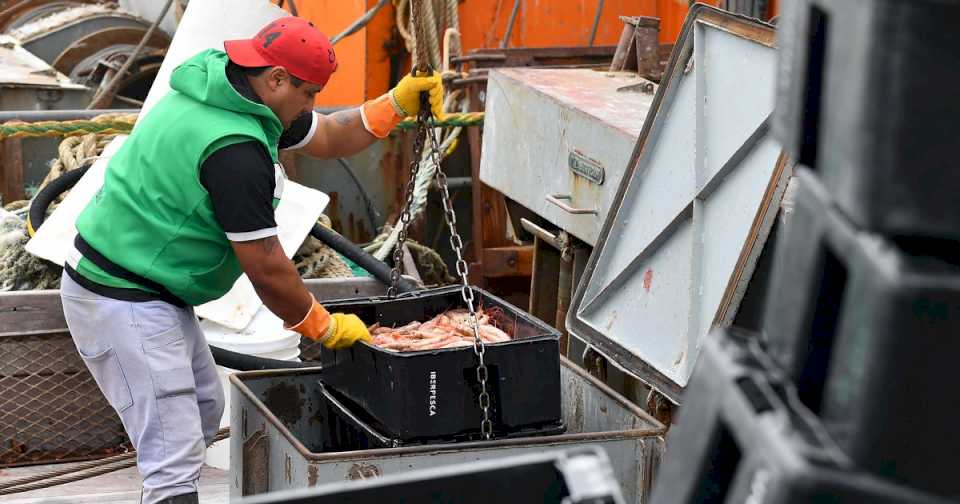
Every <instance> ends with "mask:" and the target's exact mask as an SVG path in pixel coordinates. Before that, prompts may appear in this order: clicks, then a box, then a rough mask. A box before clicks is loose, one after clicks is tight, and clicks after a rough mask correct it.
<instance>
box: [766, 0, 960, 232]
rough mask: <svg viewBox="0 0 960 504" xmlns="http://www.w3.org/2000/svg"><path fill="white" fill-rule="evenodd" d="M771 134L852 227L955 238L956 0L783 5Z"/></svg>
mask: <svg viewBox="0 0 960 504" xmlns="http://www.w3.org/2000/svg"><path fill="white" fill-rule="evenodd" d="M782 5H783V16H782V17H781V19H780V22H779V23H778V28H779V29H778V33H777V39H778V42H779V44H780V46H781V50H780V51H779V54H780V71H779V78H778V82H777V89H778V93H779V96H778V100H777V107H776V112H775V120H774V132H775V134H776V135H777V138H778V139H779V140H780V141H781V142H782V143H783V145H784V148H785V149H786V150H787V152H789V153H790V154H791V157H793V158H794V159H797V160H798V161H799V162H800V164H803V165H806V166H810V167H811V168H813V169H814V170H815V171H817V172H818V173H819V174H821V175H822V177H823V180H824V182H825V184H826V185H827V187H828V188H829V190H830V192H831V194H833V195H834V196H835V198H836V199H837V203H838V204H839V205H840V207H841V208H843V209H844V212H845V213H846V214H847V215H849V216H850V218H851V219H852V220H853V221H854V222H856V223H857V225H859V226H861V227H863V228H864V229H868V230H870V231H875V232H879V233H882V234H890V235H920V236H927V237H944V238H952V239H960V213H958V212H957V211H956V198H957V196H956V195H957V193H958V192H960V170H957V169H956V166H955V162H954V157H955V156H956V144H957V138H958V128H957V117H958V116H960V97H958V96H957V94H956V89H957V84H958V82H960V29H958V27H960V2H956V1H946V0H911V1H904V0H857V1H837V0H793V1H791V2H782Z"/></svg>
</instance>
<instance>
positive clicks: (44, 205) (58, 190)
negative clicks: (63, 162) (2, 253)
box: [27, 163, 91, 236]
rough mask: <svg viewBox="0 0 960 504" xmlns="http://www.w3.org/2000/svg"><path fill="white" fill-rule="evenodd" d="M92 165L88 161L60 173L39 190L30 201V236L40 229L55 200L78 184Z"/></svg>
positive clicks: (28, 214) (28, 227) (28, 226)
mask: <svg viewBox="0 0 960 504" xmlns="http://www.w3.org/2000/svg"><path fill="white" fill-rule="evenodd" d="M90 165H91V163H88V164H85V165H83V166H81V167H79V168H76V169H73V170H70V171H68V172H67V173H64V174H63V175H60V176H59V177H57V178H55V179H53V180H51V181H50V182H49V183H48V184H47V185H45V186H43V189H40V191H38V192H37V194H36V195H35V196H34V197H33V200H32V201H31V202H30V211H29V212H28V213H27V231H28V232H29V233H30V236H33V235H34V234H35V233H36V232H37V230H38V229H40V226H41V225H42V224H43V221H44V219H46V218H47V209H48V208H50V204H51V203H53V200H55V199H57V196H60V195H61V194H63V193H65V192H67V191H69V190H70V188H72V187H73V186H74V185H76V184H77V181H78V180H80V177H83V174H84V173H87V170H89V169H90Z"/></svg>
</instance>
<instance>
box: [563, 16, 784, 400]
mask: <svg viewBox="0 0 960 504" xmlns="http://www.w3.org/2000/svg"><path fill="white" fill-rule="evenodd" d="M774 38H775V33H774V30H773V28H772V27H771V26H769V25H766V24H764V23H761V22H759V21H756V20H751V19H748V18H744V17H740V16H736V15H733V14H730V13H726V12H724V11H720V10H717V9H714V8H711V7H707V6H704V5H697V6H695V7H694V8H693V9H692V10H691V11H690V14H689V15H688V17H687V20H686V22H685V24H684V28H683V32H682V33H681V38H680V40H679V41H678V44H677V45H676V47H675V48H674V52H673V54H672V55H671V59H670V63H669V65H668V68H667V72H666V73H665V74H664V80H663V82H662V83H661V87H660V89H659V90H658V92H657V95H656V98H655V100H654V103H653V109H652V110H651V112H650V113H649V114H648V119H647V121H646V124H645V125H644V129H643V131H642V133H641V134H640V138H639V140H638V142H637V148H636V149H635V150H634V154H633V157H632V159H631V162H630V166H629V167H628V171H627V173H626V175H625V176H624V177H623V180H622V182H621V183H620V187H619V191H618V193H617V197H616V199H615V200H614V203H613V205H612V206H611V208H610V212H609V215H608V217H607V219H606V221H605V223H604V226H603V230H602V231H601V233H600V238H599V240H598V242H597V246H596V247H595V248H594V251H593V254H592V255H591V257H590V261H589V262H588V264H587V267H586V269H585V271H584V274H583V277H582V279H581V280H580V283H579V286H578V288H577V290H576V293H575V296H574V299H573V302H572V305H571V309H570V311H569V312H568V316H567V328H568V330H569V331H570V332H571V333H572V334H574V335H575V336H577V337H579V338H581V339H583V340H584V341H586V342H587V343H589V344H590V345H592V346H593V347H594V348H596V349H597V350H598V351H600V352H601V353H602V354H604V355H605V356H606V357H608V358H609V359H610V360H612V361H613V363H615V364H616V365H618V366H619V367H622V368H623V369H624V370H626V371H627V372H629V373H631V374H633V375H635V376H636V377H638V378H639V379H641V380H642V381H644V382H645V383H647V384H648V385H650V386H651V387H653V388H654V389H656V390H658V391H660V392H661V393H663V394H664V395H665V396H666V397H668V398H669V399H670V400H671V401H674V402H677V401H678V398H679V395H680V392H681V391H682V389H683V387H684V386H685V385H686V384H687V380H688V379H689V377H690V374H691V372H692V370H693V367H694V365H695V364H696V360H697V356H698V355H699V352H700V347H701V346H702V343H703V339H704V338H705V337H706V335H707V333H708V332H709V330H710V328H711V326H713V325H715V324H728V323H729V322H730V319H732V316H733V314H734V313H735V312H736V305H737V303H738V302H739V300H740V299H741V298H742V294H743V291H744V290H745V288H746V282H747V281H748V280H749V278H750V276H751V274H752V268H753V266H754V265H755V263H756V258H757V256H758V255H759V253H760V251H761V250H762V247H763V243H764V242H765V241H766V238H767V235H768V234H769V230H770V227H771V226H772V222H773V218H774V217H775V215H776V210H777V208H778V206H779V201H780V197H781V196H782V191H783V188H784V186H785V182H786V178H787V175H786V174H787V173H788V172H789V170H787V169H785V168H786V164H787V161H786V157H785V156H783V155H782V154H781V148H780V145H779V144H777V143H776V142H775V141H774V140H773V138H771V137H770V135H768V129H769V128H768V120H769V116H770V113H771V111H772V110H773V103H774V73H775V66H776V65H775V64H776V54H775V50H774Z"/></svg>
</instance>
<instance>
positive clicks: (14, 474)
mask: <svg viewBox="0 0 960 504" xmlns="http://www.w3.org/2000/svg"><path fill="white" fill-rule="evenodd" d="M70 465H77V463H74V464H52V465H37V466H28V467H15V468H10V469H0V484H3V483H4V482H7V481H10V480H13V479H19V478H24V477H28V476H32V475H35V474H40V473H44V472H47V471H52V470H55V469H64V468H68V467H70ZM228 478H229V472H228V471H223V470H220V469H214V468H212V467H209V466H204V468H203V470H202V471H201V473H200V502H201V503H203V504H226V503H227V502H228V501H229V498H230V489H229V486H228V481H229V480H228ZM0 502H3V503H4V504H93V503H96V504H121V503H122V504H137V503H139V502H140V475H139V474H138V473H137V468H136V467H128V468H126V469H121V470H119V471H116V472H112V473H108V474H103V475H100V476H96V477H93V478H89V479H85V480H80V481H75V482H73V483H67V484H64V485H58V486H53V487H49V488H43V489H40V490H32V491H29V492H23V493H16V494H10V495H4V496H0Z"/></svg>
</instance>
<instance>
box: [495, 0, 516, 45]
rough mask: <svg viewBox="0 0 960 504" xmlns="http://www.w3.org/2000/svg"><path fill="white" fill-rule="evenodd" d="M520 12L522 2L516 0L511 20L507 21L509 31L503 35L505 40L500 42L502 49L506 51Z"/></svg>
mask: <svg viewBox="0 0 960 504" xmlns="http://www.w3.org/2000/svg"><path fill="white" fill-rule="evenodd" d="M518 11H520V0H514V2H513V10H512V11H511V12H510V20H509V21H507V31H506V32H504V34H503V40H501V41H500V48H501V49H506V48H507V46H508V45H509V44H510V34H511V33H513V23H514V22H515V21H516V20H517V12H518Z"/></svg>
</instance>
